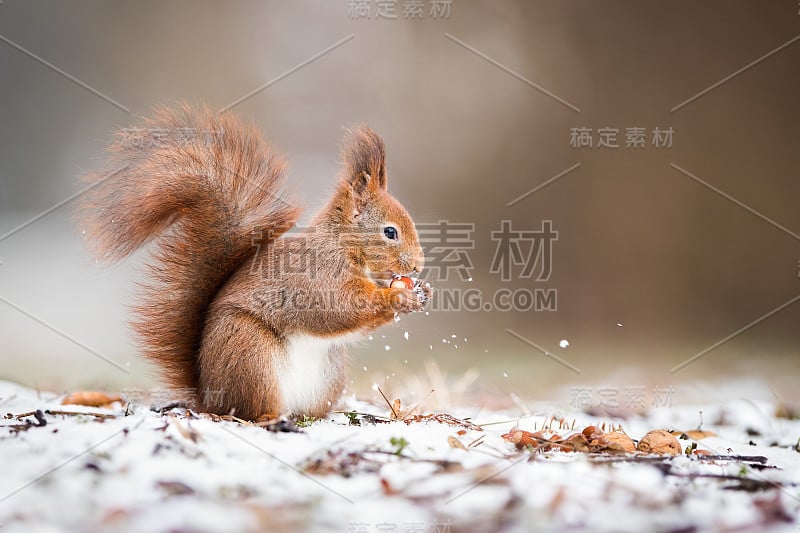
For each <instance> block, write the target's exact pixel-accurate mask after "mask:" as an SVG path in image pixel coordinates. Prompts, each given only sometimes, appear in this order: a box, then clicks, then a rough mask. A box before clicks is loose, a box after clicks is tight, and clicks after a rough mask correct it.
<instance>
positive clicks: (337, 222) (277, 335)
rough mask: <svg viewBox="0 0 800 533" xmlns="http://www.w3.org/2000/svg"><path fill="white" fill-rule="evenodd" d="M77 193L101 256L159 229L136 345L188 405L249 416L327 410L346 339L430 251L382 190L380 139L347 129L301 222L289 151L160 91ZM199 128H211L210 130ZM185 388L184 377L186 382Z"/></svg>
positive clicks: (138, 311)
mask: <svg viewBox="0 0 800 533" xmlns="http://www.w3.org/2000/svg"><path fill="white" fill-rule="evenodd" d="M130 131H131V130H120V131H118V132H116V134H115V140H114V141H113V142H112V143H111V145H110V146H109V148H108V152H109V154H110V157H109V162H110V163H111V165H112V166H113V168H115V169H116V170H114V171H113V172H112V173H111V174H108V173H95V174H92V175H90V176H88V177H87V180H88V181H89V182H90V183H92V184H94V186H93V187H92V188H91V190H90V191H89V192H88V193H87V195H86V197H85V200H84V201H83V202H82V205H81V213H82V216H81V219H82V221H83V225H84V227H85V233H86V236H87V238H88V239H89V240H90V242H92V243H93V248H94V252H95V254H96V255H97V256H98V258H101V259H105V260H108V261H111V262H113V261H118V260H121V259H122V258H124V257H125V256H127V255H129V254H131V253H132V252H134V251H135V250H137V249H139V248H141V247H142V246H144V245H145V244H147V243H148V242H149V241H151V240H152V241H154V247H153V251H152V254H151V261H150V263H149V264H148V266H147V281H146V282H144V283H143V284H142V285H141V288H140V294H139V295H138V300H137V302H136V304H135V306H134V319H133V328H134V331H135V333H136V336H137V337H138V340H139V341H140V344H141V345H142V350H143V353H144V355H145V356H146V357H147V358H148V359H149V360H150V361H152V362H154V363H155V364H156V366H157V367H158V368H159V369H160V371H161V373H162V376H163V378H164V380H165V381H166V382H167V384H168V385H169V386H170V387H172V388H173V389H175V390H176V392H178V393H180V392H181V391H183V393H184V395H185V396H186V397H183V398H182V400H183V401H185V402H187V403H188V404H189V405H190V406H193V407H194V408H196V409H201V410H204V411H206V412H213V413H217V414H234V415H235V416H237V417H239V418H244V419H251V420H252V419H255V418H257V417H259V416H262V415H266V414H269V415H278V414H287V415H296V416H299V415H310V416H317V417H319V416H324V415H325V414H327V413H328V412H329V411H330V409H331V408H332V406H334V405H335V403H336V402H337V400H338V399H339V397H340V395H341V393H342V390H343V388H344V383H345V378H346V368H347V365H348V358H347V353H346V346H347V344H348V343H350V342H352V341H353V340H356V339H358V338H359V337H363V336H364V335H365V333H366V332H368V331H370V330H372V329H374V328H377V327H379V326H381V325H383V324H386V323H388V322H391V321H392V320H393V319H394V318H395V317H396V316H397V315H398V314H400V313H409V312H414V311H419V310H421V309H422V308H423V305H424V303H425V301H426V300H427V299H428V298H429V296H430V293H431V289H430V287H429V286H427V285H425V286H418V287H416V288H415V289H416V290H411V289H409V288H406V287H405V286H403V284H396V283H392V282H391V280H392V279H393V276H395V275H409V276H410V275H413V274H418V273H419V272H421V270H422V268H423V265H424V257H423V253H422V248H421V247H420V244H419V239H418V236H417V232H416V228H415V226H414V222H413V220H412V219H411V216H410V215H409V214H408V212H407V211H406V210H405V208H403V206H402V205H401V204H400V203H399V202H398V201H397V200H395V199H394V198H393V197H392V196H391V195H390V194H389V193H388V192H387V181H388V176H387V173H386V161H385V148H384V143H383V140H382V139H381V138H380V137H379V136H378V135H377V134H376V133H375V132H373V131H372V130H370V129H369V128H367V127H366V126H361V127H359V128H357V129H355V130H353V131H350V132H349V133H348V136H347V138H346V139H345V142H344V144H343V148H342V159H343V170H342V172H341V176H340V178H339V180H338V184H337V185H336V187H335V190H334V192H333V196H332V198H331V199H330V200H329V201H328V203H327V205H325V207H323V208H322V209H321V210H320V211H319V212H318V213H317V215H316V216H315V217H314V219H313V222H311V224H310V225H309V227H308V228H307V229H305V230H302V231H298V232H296V233H287V232H288V231H289V230H290V229H291V228H292V227H293V226H294V225H295V224H296V221H297V219H298V216H299V215H300V209H299V208H298V207H297V206H296V205H294V204H293V203H292V202H290V201H288V200H286V199H285V198H284V196H283V193H282V189H283V185H284V181H285V167H286V163H285V161H284V159H283V158H282V157H281V156H279V155H278V154H276V153H275V152H274V151H273V150H272V149H271V148H270V146H269V144H268V142H267V141H266V140H265V139H264V138H263V136H262V135H261V134H260V132H259V131H258V130H257V129H256V128H255V127H254V126H252V125H250V124H247V123H244V122H242V121H241V120H240V119H239V118H237V117H236V116H234V115H233V114H231V113H230V112H216V111H213V110H211V109H209V108H207V107H203V108H199V109H193V108H191V107H189V106H186V105H183V106H179V107H175V108H171V107H160V108H157V109H156V110H155V112H154V113H153V115H152V116H151V117H149V118H145V119H144V121H143V123H142V124H141V125H140V127H139V128H138V129H136V130H133V131H137V132H147V135H146V136H145V137H144V138H142V139H139V140H138V141H137V142H135V143H132V142H130V135H129V132H130ZM209 140H210V141H211V142H209ZM186 391H190V392H188V393H187V392H186Z"/></svg>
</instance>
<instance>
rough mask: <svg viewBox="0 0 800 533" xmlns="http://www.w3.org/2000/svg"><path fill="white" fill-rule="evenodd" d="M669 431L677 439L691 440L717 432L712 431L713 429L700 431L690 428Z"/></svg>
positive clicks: (714, 434)
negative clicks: (687, 429)
mask: <svg viewBox="0 0 800 533" xmlns="http://www.w3.org/2000/svg"><path fill="white" fill-rule="evenodd" d="M671 433H672V435H673V436H675V437H678V438H679V439H692V440H700V439H704V438H706V437H716V436H717V434H716V433H714V432H713V431H701V430H699V429H690V430H689V431H672V432H671ZM684 435H685V437H684Z"/></svg>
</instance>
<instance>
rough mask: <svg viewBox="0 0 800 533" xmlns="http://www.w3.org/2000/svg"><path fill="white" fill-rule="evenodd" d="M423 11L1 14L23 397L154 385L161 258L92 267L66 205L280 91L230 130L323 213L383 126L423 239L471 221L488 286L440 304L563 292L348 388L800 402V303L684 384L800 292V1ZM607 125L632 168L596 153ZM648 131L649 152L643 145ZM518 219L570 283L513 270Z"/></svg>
mask: <svg viewBox="0 0 800 533" xmlns="http://www.w3.org/2000/svg"><path fill="white" fill-rule="evenodd" d="M406 3H407V2H405V1H404V0H398V1H397V2H389V4H394V6H395V7H394V14H395V16H396V18H394V19H391V18H386V17H384V16H383V15H389V13H386V12H383V13H382V14H381V16H378V11H379V10H380V9H382V7H381V6H379V5H378V4H380V2H375V1H372V0H371V1H369V2H349V1H344V0H343V1H303V2H264V1H259V2H237V3H234V4H223V3H221V2H194V1H192V2H189V1H176V2H163V3H160V2H145V1H140V2H130V3H126V4H121V3H108V2H100V1H70V2H42V1H22V0H3V2H2V3H0V116H1V117H2V120H1V121H0V261H2V265H0V298H2V299H0V379H11V380H16V381H20V382H23V383H25V384H28V385H33V386H40V387H45V388H48V387H55V388H75V387H90V386H99V387H104V388H124V387H149V386H152V385H153V384H154V383H155V382H154V381H153V376H152V373H151V370H152V369H150V368H149V367H147V366H146V365H145V364H144V363H143V362H142V361H140V360H139V359H138V358H137V355H136V350H135V347H134V345H133V343H132V341H131V338H130V334H129V331H128V329H127V327H126V319H127V309H126V305H127V304H128V303H129V301H130V297H131V293H132V292H133V281H134V280H135V279H137V275H138V274H137V267H138V266H140V265H141V263H142V261H143V259H144V255H143V254H139V255H138V256H136V257H135V258H134V260H132V261H127V262H125V263H123V264H122V265H120V266H117V267H114V268H111V269H107V268H99V267H96V266H95V265H94V264H93V261H92V260H91V259H90V257H89V255H88V253H87V251H86V247H85V246H84V245H83V243H82V242H81V239H80V232H79V230H78V229H77V227H76V225H75V224H74V222H73V221H72V220H71V216H72V215H71V213H72V209H73V207H74V202H66V203H64V204H63V205H61V206H60V207H58V208H57V209H54V210H52V211H50V212H47V210H48V209H50V208H51V207H53V206H58V205H59V204H61V203H62V202H64V201H65V200H66V199H68V198H70V197H71V196H73V195H75V194H76V193H78V192H79V191H80V190H81V187H83V185H82V184H81V183H80V181H79V179H80V176H81V175H82V173H84V172H85V171H88V170H91V169H94V168H96V167H98V166H99V165H100V164H101V162H102V148H103V146H104V144H105V142H106V140H107V138H108V132H109V131H110V130H111V129H113V128H116V127H125V126H128V125H130V124H132V123H133V121H134V116H135V115H138V114H143V113H147V111H148V110H149V109H150V108H151V106H153V105H154V104H157V103H163V102H174V101H178V100H187V101H190V102H201V101H203V102H207V103H210V104H212V105H214V106H218V107H223V106H226V105H230V104H232V103H234V102H237V101H239V100H240V99H241V98H242V97H244V96H245V95H248V94H249V93H251V92H252V91H255V90H257V89H259V88H262V87H263V89H262V90H260V91H258V92H257V93H256V94H253V95H252V96H250V97H249V98H246V99H244V100H243V101H241V102H240V103H238V104H237V105H235V106H234V108H233V110H234V111H235V112H237V113H239V114H241V115H243V116H245V117H247V118H248V119H251V120H253V121H255V122H256V123H257V124H258V125H259V126H260V127H261V128H262V129H263V131H264V132H265V134H266V135H267V136H269V137H270V138H271V139H272V141H273V143H274V144H275V146H277V147H278V148H279V149H280V150H281V151H283V153H284V154H285V155H286V156H287V157H288V159H289V161H290V164H291V170H290V172H291V181H292V184H293V187H294V189H295V190H296V193H297V194H296V196H298V197H300V198H302V199H303V200H304V202H305V204H306V205H307V206H309V212H308V214H307V216H306V218H305V219H304V220H307V219H308V218H309V217H310V213H311V212H313V208H314V207H315V206H317V205H318V204H319V203H320V202H321V201H322V200H323V199H324V198H325V197H326V196H327V193H328V191H329V190H330V189H331V187H332V184H333V180H334V178H335V175H336V172H337V159H338V148H337V147H338V143H339V140H340V137H341V127H342V126H345V125H352V124H354V123H358V122H367V123H368V124H370V125H371V126H372V127H373V128H374V129H376V130H378V131H379V132H380V133H381V134H382V135H383V136H384V138H385V141H386V143H387V147H388V156H389V171H390V180H391V181H390V189H391V190H392V191H393V192H394V194H395V195H396V196H397V197H398V198H399V199H400V200H401V201H402V202H404V203H405V204H406V206H407V207H408V208H409V210H410V211H411V212H412V213H413V214H414V216H415V218H416V219H417V221H418V222H436V221H439V220H448V221H452V222H467V223H474V225H475V231H474V234H473V237H474V249H472V250H469V252H468V254H469V258H470V260H471V261H472V263H473V269H472V273H471V275H472V277H473V280H472V282H462V281H461V280H460V279H459V277H458V276H451V277H450V278H449V279H448V280H446V281H442V280H439V281H437V282H436V283H434V284H435V285H436V286H437V288H439V289H440V290H443V289H451V290H459V289H461V290H463V289H465V288H474V289H478V290H480V291H481V292H482V294H483V295H484V296H485V297H488V296H490V295H491V294H493V293H494V291H496V290H497V289H500V288H504V287H506V288H511V289H519V288H535V287H539V288H544V289H555V290H556V291H557V309H556V310H554V311H527V312H513V311H510V312H501V311H493V312H480V311H479V312H472V311H465V310H462V311H433V312H431V313H430V315H429V316H424V315H419V316H414V317H411V318H409V319H406V320H403V321H402V322H401V323H400V325H399V326H396V327H386V328H384V329H383V330H381V331H379V332H378V333H377V334H376V335H374V339H373V340H372V341H368V342H365V343H364V345H363V346H360V347H358V348H355V349H354V350H353V379H354V382H353V386H352V390H354V391H357V392H360V393H363V394H365V395H370V394H373V392H372V391H370V389H369V387H370V385H372V384H373V383H377V384H378V385H381V387H382V388H383V389H384V390H388V391H390V393H393V392H397V391H400V390H402V389H403V384H404V383H405V384H407V382H408V380H409V379H416V380H417V381H418V382H419V384H420V385H419V387H421V388H425V387H427V386H428V385H429V384H432V385H433V386H437V387H445V386H450V387H452V388H453V390H457V389H459V385H458V384H457V383H455V381H456V380H458V379H459V377H464V376H463V375H464V373H465V372H466V371H467V370H468V369H470V368H477V369H478V371H479V372H480V374H479V375H477V374H474V373H472V374H468V375H466V376H465V377H464V380H463V381H470V380H471V379H473V378H474V379H475V381H474V386H476V387H478V388H479V389H480V388H482V389H490V390H497V391H504V392H515V393H517V394H519V395H520V396H523V397H528V398H536V399H553V400H555V401H559V402H563V403H566V402H569V401H570V393H568V392H567V391H568V389H569V388H570V387H589V388H592V389H593V390H595V392H596V391H597V390H598V388H599V387H617V388H621V387H626V386H631V385H635V386H642V387H646V388H647V390H648V391H650V392H652V390H654V388H655V387H662V388H663V387H672V388H673V389H674V391H675V393H674V401H692V400H693V398H694V397H695V396H694V395H695V393H696V392H697V391H699V390H703V391H714V390H716V391H717V393H718V394H720V395H723V396H725V395H736V394H740V391H739V390H738V389H737V387H738V384H739V383H741V382H742V380H758V381H759V382H760V383H761V385H760V389H758V390H761V391H762V392H763V391H766V392H764V394H766V395H767V396H769V395H770V394H774V395H777V396H778V397H780V398H782V399H783V400H787V401H789V400H798V399H800V392H798V390H797V388H796V386H795V383H796V382H797V377H798V374H799V373H800V328H798V325H799V324H800V301H798V302H796V303H790V304H789V305H787V306H785V307H784V308H782V309H780V310H779V311H777V312H775V313H774V314H772V315H770V316H768V317H767V318H765V319H764V320H761V321H760V322H758V323H756V324H755V325H753V326H752V327H751V328H749V329H747V330H746V331H743V332H741V333H740V334H738V335H736V336H734V337H733V338H731V339H730V340H728V341H727V342H724V343H722V344H721V345H719V346H718V347H716V348H715V349H713V350H711V351H709V352H708V353H706V354H705V355H703V356H702V357H699V358H698V359H697V360H696V362H694V363H692V364H688V365H687V366H685V367H683V368H682V369H680V370H679V371H677V372H674V373H673V372H671V370H672V369H674V368H675V367H676V366H678V365H680V364H682V363H683V362H684V361H686V360H687V359H689V358H691V357H692V356H695V355H696V354H698V353H700V352H702V351H703V350H705V349H707V348H708V347H710V346H713V345H714V344H715V343H717V342H719V341H721V340H723V339H725V338H726V337H728V336H730V335H732V334H734V333H736V332H737V331H738V330H740V329H741V328H743V327H745V326H748V325H749V324H751V323H753V322H754V321H757V320H758V319H759V318H761V317H764V315H767V314H768V313H770V312H771V311H773V310H775V309H778V308H779V307H780V306H781V305H783V304H785V303H787V302H791V301H792V299H793V298H794V297H795V296H797V295H799V294H800V236H798V234H800V211H798V209H797V202H798V198H799V197H800V196H799V195H798V192H800V181H798V177H800V150H798V146H800V144H799V143H800V128H799V127H798V125H800V101H798V94H800V91H798V89H800V68H799V67H800V39H798V40H795V41H792V39H797V38H798V36H800V16H798V10H799V9H800V6H799V5H798V3H797V1H795V0H782V1H777V0H776V1H772V2H761V1H757V0H752V1H727V0H726V1H709V2H702V3H698V2H691V1H667V2H641V1H636V0H631V1H614V2H597V1H564V2H538V1H537V2H533V1H531V2H528V1H518V2H511V1H498V2H489V1H486V2H474V1H465V0H453V1H452V2H450V3H449V12H448V13H446V14H445V13H442V12H438V13H436V16H434V14H433V13H432V12H431V10H432V7H433V6H432V0H425V1H424V2H422V5H423V13H422V14H423V16H422V17H421V18H420V17H410V18H405V17H404V10H405V9H406V6H405V4H406ZM364 4H366V5H367V6H368V7H369V10H370V11H369V14H368V16H359V15H363V14H364V12H362V11H359V10H361V9H364V7H363V5H364ZM440 7H442V8H444V5H442V6H440ZM337 43H338V46H335V47H333V46H334V45H336V44H337ZM787 43H788V44H787ZM782 45H786V46H784V47H783V48H780V49H779V47H781V46H782ZM331 47H333V48H331ZM326 50H327V52H326V53H324V54H321V52H323V51H326ZM770 52H774V53H772V54H771V55H769V56H768V57H766V58H764V59H763V60H762V61H758V62H757V63H755V64H752V65H751V63H753V62H754V61H756V60H758V59H759V58H762V57H763V56H765V55H767V54H769V53H770ZM320 54H321V55H320ZM309 60H311V61H310V62H309ZM748 65H749V67H748ZM745 67H747V68H745ZM740 69H744V70H743V71H741V72H739V73H738V74H737V75H735V76H733V77H732V78H730V79H727V81H723V80H726V78H729V77H730V76H731V75H733V74H735V73H737V71H740ZM70 78H72V79H70ZM721 81H723V83H721V84H718V82H721ZM270 82H271V83H270ZM265 84H267V85H268V86H267V87H264V85H265ZM717 84H718V85H717ZM707 88H711V90H709V91H708V92H706V93H704V94H702V95H700V96H699V97H697V98H696V99H694V100H692V101H690V102H688V103H686V104H685V105H682V106H681V104H682V103H684V102H686V101H687V100H689V99H691V98H693V97H694V96H696V95H698V93H701V91H704V90H705V89H707ZM540 89H544V90H540ZM545 91H547V92H550V93H551V94H550V95H548V94H547V93H546V92H545ZM96 93H99V94H96ZM559 99H560V100H562V101H559ZM110 100H111V101H110ZM573 107H574V108H578V109H579V111H576V110H575V109H573ZM676 107H679V108H678V109H674V108H676ZM123 108H124V109H123ZM605 127H611V128H617V129H618V130H619V133H618V136H617V139H616V143H617V144H618V145H619V148H598V147H597V143H598V141H599V137H598V134H597V130H598V129H599V128H605ZM632 127H641V128H644V129H645V130H646V139H645V145H644V147H641V148H626V147H625V129H626V128H632ZM656 127H658V128H660V129H662V130H664V129H668V128H672V130H673V137H672V144H671V147H660V148H659V147H655V146H653V144H652V139H651V137H652V130H653V129H654V128H656ZM573 128H591V129H592V131H593V147H592V148H577V147H573V146H570V134H571V130H572V129H573ZM578 163H580V166H578V167H577V168H574V169H573V170H572V171H570V172H569V173H567V174H564V175H563V176H562V177H560V178H558V179H556V180H555V181H553V182H552V183H550V184H549V185H547V186H546V187H544V188H542V189H540V190H538V191H536V192H535V193H533V194H531V195H529V196H528V197H526V198H524V199H523V200H521V201H519V202H518V203H515V204H514V205H513V206H511V207H508V206H507V204H508V203H509V202H511V201H512V200H514V199H515V198H518V197H519V196H520V195H522V194H524V193H526V192H527V191H530V190H532V189H534V188H535V187H537V186H539V185H541V184H543V183H545V182H546V181H547V180H549V179H551V178H553V177H554V176H557V175H559V174H560V173H562V172H563V171H565V170H566V169H569V168H571V167H573V166H574V165H576V164H578ZM673 165H675V166H677V167H679V169H683V170H685V171H686V172H688V173H690V174H691V175H693V176H695V178H696V179H695V178H692V177H690V176H688V175H687V174H685V173H682V172H681V171H680V170H679V169H677V168H675V167H674V166H673ZM701 180H702V182H704V183H705V184H707V185H704V184H703V183H701ZM712 187H713V188H716V189H717V191H716V192H715V191H714V190H712ZM725 195H728V196H729V197H730V198H733V199H735V200H736V201H738V202H740V203H741V204H742V205H737V204H736V203H734V201H732V200H731V199H730V198H726V197H725ZM44 212H47V214H46V215H45V216H42V217H41V218H39V219H37V220H36V221H35V222H33V223H31V224H29V225H27V226H25V227H23V228H20V226H21V225H23V224H25V223H26V222H28V221H30V220H31V219H33V218H34V217H37V216H39V215H40V214H42V213H44ZM764 218H767V219H769V221H768V220H765V219H764ZM504 219H506V220H511V221H512V223H513V226H514V229H523V230H525V229H537V228H539V226H540V224H541V221H542V220H552V223H553V227H554V229H555V230H557V231H558V232H559V240H558V241H557V242H556V243H554V246H553V270H552V276H551V277H550V279H549V280H548V281H546V282H541V281H540V282H536V281H534V280H531V279H521V278H519V277H518V276H516V277H515V278H514V279H512V280H511V281H509V282H503V281H502V280H501V279H500V277H499V276H498V275H497V274H492V273H490V265H491V261H492V257H493V254H494V253H495V247H496V243H495V242H493V241H492V239H491V237H490V232H491V231H493V230H497V229H499V228H500V221H501V220H504ZM770 221H772V222H770ZM778 226H781V227H778ZM15 230H17V231H15ZM43 323H44V324H43ZM45 324H46V325H45ZM618 324H619V325H618ZM48 326H49V327H48ZM53 329H56V330H58V331H59V332H61V334H59V333H57V332H54V331H53ZM506 329H511V330H512V331H514V332H516V333H517V334H518V335H521V336H524V337H525V338H526V339H529V340H530V341H532V342H534V343H536V344H537V345H538V346H540V347H541V348H543V349H544V350H546V351H550V352H552V353H553V354H555V355H556V356H558V357H560V358H561V359H563V360H564V361H566V362H567V363H569V365H572V366H573V367H575V368H576V369H578V370H580V373H577V372H575V371H573V370H571V369H570V368H568V367H567V366H565V365H561V364H559V363H558V362H557V361H555V360H553V359H552V358H548V357H546V356H545V355H544V354H542V353H541V352H540V351H538V350H537V349H536V348H534V347H531V346H529V345H527V344H525V343H524V342H523V341H521V340H519V339H518V338H516V337H514V336H512V335H511V334H509V333H507V332H506ZM405 331H408V332H409V339H408V340H406V339H404V337H403V333H404V332H405ZM453 335H455V337H453ZM383 336H385V338H383ZM464 337H466V338H468V341H467V342H464V341H463V338H464ZM442 339H446V340H447V341H450V342H449V343H448V342H443V340H442ZM562 339H563V340H568V341H569V346H568V347H566V348H561V347H559V342H560V341H561V340H562ZM456 344H458V347H457V348H456ZM387 345H388V346H389V348H390V349H389V350H388V351H387V350H386V349H385V346H387ZM429 346H432V349H431V348H429ZM87 348H89V349H90V350H87ZM92 351H94V352H95V353H92ZM101 357H105V358H107V359H109V360H112V361H114V362H116V363H117V364H119V365H120V367H115V366H114V365H112V364H109V363H108V362H106V361H104V360H102V358H101ZM426 361H435V363H436V364H437V365H438V368H439V369H440V370H441V372H443V373H444V374H445V375H447V376H452V378H451V381H449V382H448V383H449V385H444V384H442V383H441V382H439V380H438V378H437V377H436V371H435V369H433V367H432V366H431V364H430V363H428V364H427V366H426V364H425V362H426ZM364 367H366V368H367V370H366V371H365V370H364ZM700 383H706V384H711V386H710V388H703V387H702V386H700V385H698V384H700ZM725 384H728V387H727V388H725V387H724V385H725ZM742 394H743V393H742ZM648 398H649V395H648ZM593 401H594V400H593ZM648 401H649V400H648Z"/></svg>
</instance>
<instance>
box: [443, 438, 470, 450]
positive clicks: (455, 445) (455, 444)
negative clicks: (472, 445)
mask: <svg viewBox="0 0 800 533" xmlns="http://www.w3.org/2000/svg"><path fill="white" fill-rule="evenodd" d="M447 444H449V445H450V447H451V448H458V449H459V450H464V451H469V448H467V447H466V446H464V445H463V444H462V443H461V441H460V440H458V439H457V438H456V437H454V436H453V435H448V436H447Z"/></svg>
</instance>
